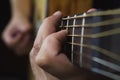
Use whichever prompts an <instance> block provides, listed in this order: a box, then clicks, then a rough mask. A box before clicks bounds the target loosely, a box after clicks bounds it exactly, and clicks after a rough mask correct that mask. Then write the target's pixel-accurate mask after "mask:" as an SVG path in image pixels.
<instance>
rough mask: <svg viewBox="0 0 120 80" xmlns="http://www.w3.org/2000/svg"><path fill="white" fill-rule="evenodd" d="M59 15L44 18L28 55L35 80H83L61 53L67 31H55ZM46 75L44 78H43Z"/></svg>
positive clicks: (58, 13)
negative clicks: (57, 79)
mask: <svg viewBox="0 0 120 80" xmlns="http://www.w3.org/2000/svg"><path fill="white" fill-rule="evenodd" d="M60 19H61V13H60V12H57V13H55V14H53V15H52V16H50V17H48V18H46V19H45V20H44V21H43V23H42V25H41V27H40V29H39V32H38V35H37V37H36V39H35V43H34V46H33V49H32V51H31V53H30V60H31V65H32V70H33V72H34V75H35V78H36V80H46V77H47V79H48V78H49V80H56V79H51V77H49V76H48V74H50V75H51V76H53V77H54V76H55V77H57V78H59V79H60V80H84V79H83V77H82V74H81V72H80V71H79V70H78V69H77V68H76V67H75V66H74V65H73V64H72V63H71V62H70V61H69V60H68V58H67V56H66V55H65V54H64V53H62V52H61V49H62V45H61V44H63V42H64V41H65V38H66V36H67V31H66V30H62V31H58V32H56V31H57V26H58V23H59V21H60ZM44 75H46V76H44Z"/></svg>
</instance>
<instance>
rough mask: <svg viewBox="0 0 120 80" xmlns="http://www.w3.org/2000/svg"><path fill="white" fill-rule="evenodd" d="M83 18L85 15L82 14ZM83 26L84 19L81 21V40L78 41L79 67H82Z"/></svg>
mask: <svg viewBox="0 0 120 80" xmlns="http://www.w3.org/2000/svg"><path fill="white" fill-rule="evenodd" d="M83 16H86V13H84V14H83ZM84 25H85V18H83V20H82V29H81V39H80V44H81V46H80V67H82V55H83V46H82V45H83V35H84Z"/></svg>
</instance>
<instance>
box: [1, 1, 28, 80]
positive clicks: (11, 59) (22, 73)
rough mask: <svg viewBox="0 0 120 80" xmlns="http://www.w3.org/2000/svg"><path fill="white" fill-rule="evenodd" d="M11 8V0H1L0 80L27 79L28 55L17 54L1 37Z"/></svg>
mask: <svg viewBox="0 0 120 80" xmlns="http://www.w3.org/2000/svg"><path fill="white" fill-rule="evenodd" d="M10 9H11V7H10V2H9V0H2V1H1V2H0V80H27V72H28V71H27V65H28V64H27V63H28V57H27V56H24V57H19V56H17V55H15V54H14V52H13V51H11V50H10V49H8V48H7V47H6V46H5V44H4V42H3V41H2V39H1V33H2V31H3V30H4V28H5V26H6V25H7V24H8V22H9V20H10V17H11V10H10ZM7 78H8V79H7ZM10 78H11V79H10Z"/></svg>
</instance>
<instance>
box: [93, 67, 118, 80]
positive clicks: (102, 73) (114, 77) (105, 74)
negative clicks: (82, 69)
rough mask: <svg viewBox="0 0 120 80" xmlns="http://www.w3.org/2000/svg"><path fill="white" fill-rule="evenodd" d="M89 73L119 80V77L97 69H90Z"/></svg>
mask: <svg viewBox="0 0 120 80" xmlns="http://www.w3.org/2000/svg"><path fill="white" fill-rule="evenodd" d="M91 71H93V72H95V73H98V74H101V75H104V76H106V77H109V78H111V79H113V80H120V76H119V75H117V74H113V73H111V72H108V71H105V70H101V69H98V68H92V69H91Z"/></svg>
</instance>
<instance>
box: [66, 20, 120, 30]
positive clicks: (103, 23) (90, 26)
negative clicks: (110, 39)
mask: <svg viewBox="0 0 120 80" xmlns="http://www.w3.org/2000/svg"><path fill="white" fill-rule="evenodd" d="M117 23H120V18H114V19H109V20H105V21H101V22H96V23H89V24H85V25H84V27H85V28H94V27H108V26H106V25H112V24H117ZM64 27H65V28H66V27H69V28H72V27H73V25H69V26H64ZM74 27H75V28H80V27H82V25H74Z"/></svg>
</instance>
